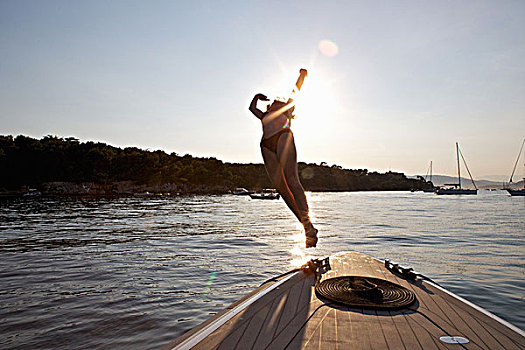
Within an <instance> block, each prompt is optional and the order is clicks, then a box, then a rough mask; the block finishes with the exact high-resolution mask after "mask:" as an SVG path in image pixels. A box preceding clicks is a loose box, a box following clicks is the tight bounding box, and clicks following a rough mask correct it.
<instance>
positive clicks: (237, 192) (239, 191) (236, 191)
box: [232, 187, 253, 196]
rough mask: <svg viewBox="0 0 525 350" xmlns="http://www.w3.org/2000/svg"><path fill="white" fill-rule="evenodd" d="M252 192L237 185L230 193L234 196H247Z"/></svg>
mask: <svg viewBox="0 0 525 350" xmlns="http://www.w3.org/2000/svg"><path fill="white" fill-rule="evenodd" d="M252 193H253V192H251V191H248V190H247V189H246V188H242V187H238V188H236V189H234V190H233V191H232V194H234V195H236V196H247V195H249V194H252Z"/></svg>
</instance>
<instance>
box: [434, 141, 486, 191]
mask: <svg viewBox="0 0 525 350" xmlns="http://www.w3.org/2000/svg"><path fill="white" fill-rule="evenodd" d="M460 154H461V151H460V150H459V146H458V143H457V142H456V158H457V162H458V183H457V184H445V186H453V187H449V188H440V189H438V190H437V191H436V194H478V188H477V187H476V184H475V183H474V179H473V178H472V174H470V170H469V169H468V166H467V162H466V161H465V158H464V157H463V154H461V159H463V162H464V163H465V167H466V168H467V171H468V174H469V176H470V180H471V181H472V184H473V185H474V188H475V190H469V189H465V188H461V173H460V166H459V155H460Z"/></svg>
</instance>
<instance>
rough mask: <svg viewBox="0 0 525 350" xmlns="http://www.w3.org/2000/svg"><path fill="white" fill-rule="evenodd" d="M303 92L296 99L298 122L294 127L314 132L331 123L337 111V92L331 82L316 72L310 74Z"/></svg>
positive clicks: (295, 112)
mask: <svg viewBox="0 0 525 350" xmlns="http://www.w3.org/2000/svg"><path fill="white" fill-rule="evenodd" d="M306 79H307V80H305V83H304V85H303V88H302V89H301V91H300V92H299V93H298V94H297V96H296V97H295V111H294V114H295V115H296V116H297V122H295V123H294V124H295V125H294V127H296V128H300V129H303V130H304V129H307V130H310V131H313V130H314V129H317V130H319V128H320V127H321V128H322V126H323V125H327V123H330V118H331V117H333V116H334V114H335V111H336V110H337V105H336V98H335V92H334V91H333V87H332V84H331V82H330V81H329V80H327V79H323V77H322V76H320V75H317V74H316V72H312V73H309V75H308V78H306Z"/></svg>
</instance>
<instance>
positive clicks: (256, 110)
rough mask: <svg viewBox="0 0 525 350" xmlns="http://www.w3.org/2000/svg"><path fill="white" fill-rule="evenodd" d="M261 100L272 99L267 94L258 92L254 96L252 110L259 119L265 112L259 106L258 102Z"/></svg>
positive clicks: (251, 104)
mask: <svg viewBox="0 0 525 350" xmlns="http://www.w3.org/2000/svg"><path fill="white" fill-rule="evenodd" d="M259 100H261V101H270V100H269V99H268V97H266V96H265V95H263V94H257V95H255V96H254V97H253V100H252V103H250V108H249V110H250V112H252V113H253V114H254V115H255V116H256V117H257V118H259V119H262V117H263V115H264V113H263V112H262V111H261V110H260V109H259V108H257V102H258V101H259Z"/></svg>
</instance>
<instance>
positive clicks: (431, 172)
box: [430, 161, 432, 182]
mask: <svg viewBox="0 0 525 350" xmlns="http://www.w3.org/2000/svg"><path fill="white" fill-rule="evenodd" d="M430 182H432V161H430Z"/></svg>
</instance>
